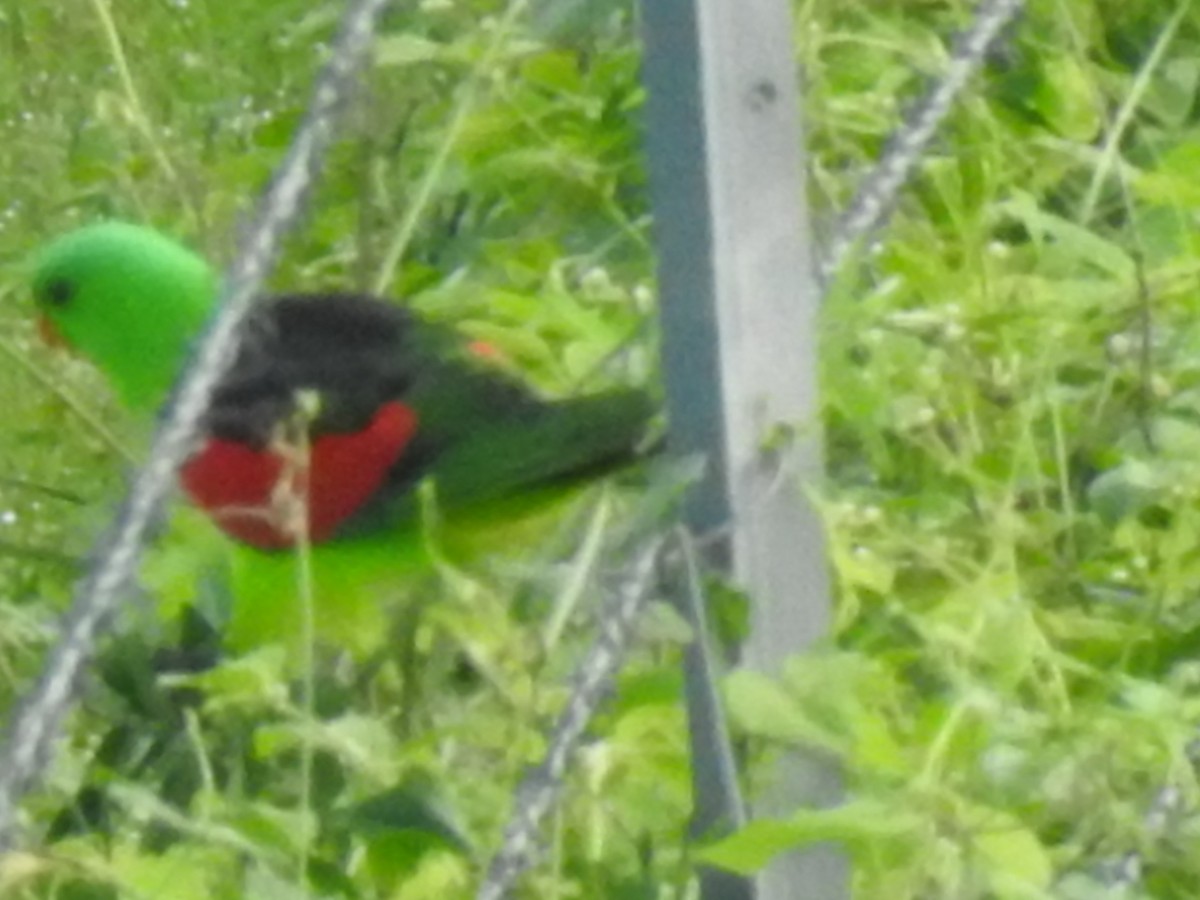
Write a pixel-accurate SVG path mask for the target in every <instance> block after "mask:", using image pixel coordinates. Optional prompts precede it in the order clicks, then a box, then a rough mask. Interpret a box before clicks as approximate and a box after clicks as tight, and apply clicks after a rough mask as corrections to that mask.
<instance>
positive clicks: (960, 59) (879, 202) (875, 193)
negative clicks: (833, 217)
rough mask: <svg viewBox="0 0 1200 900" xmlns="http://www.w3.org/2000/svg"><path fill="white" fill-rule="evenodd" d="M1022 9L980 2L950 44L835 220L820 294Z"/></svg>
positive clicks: (885, 209)
mask: <svg viewBox="0 0 1200 900" xmlns="http://www.w3.org/2000/svg"><path fill="white" fill-rule="evenodd" d="M1024 6H1025V0H983V2H982V3H980V5H979V8H978V9H977V10H976V12H975V18H974V20H973V21H972V23H971V27H970V28H968V29H967V30H966V31H964V32H962V34H960V35H959V36H958V38H957V39H956V40H955V42H954V49H953V50H952V51H951V54H950V63H949V65H948V66H947V67H946V71H945V73H943V74H942V76H941V77H940V78H939V79H938V80H937V81H936V82H934V84H933V85H932V86H931V87H930V88H929V90H928V91H926V92H925V94H924V96H922V97H921V99H920V100H918V101H917V103H916V105H915V106H913V108H912V109H911V110H909V112H908V115H907V116H905V118H904V122H903V123H902V124H901V125H900V127H899V128H898V129H896V131H894V132H892V135H891V137H890V138H888V142H887V146H886V147H885V148H884V151H883V155H882V156H880V158H879V161H878V162H876V163H875V167H874V168H873V169H872V170H871V172H870V173H869V174H868V175H867V177H866V178H864V179H863V182H862V184H861V185H860V186H859V189H858V192H857V193H856V194H855V195H854V199H853V200H851V201H850V205H849V206H848V207H847V208H846V211H845V212H844V213H842V215H841V216H840V217H839V218H838V221H837V225H836V227H835V228H834V230H833V237H832V238H831V239H830V241H829V245H828V246H827V247H826V248H825V252H824V253H823V254H821V256H820V258H819V259H818V261H817V283H818V285H819V286H820V288H821V290H822V291H824V290H825V288H826V286H827V285H828V284H829V281H830V280H831V279H832V278H833V277H834V276H835V275H836V274H837V273H838V270H840V269H841V267H842V264H843V263H845V261H846V257H847V256H848V255H849V254H850V250H851V249H852V248H853V247H854V245H855V244H857V243H858V242H859V241H860V240H861V239H862V238H864V237H866V236H868V235H869V234H871V233H872V232H874V231H875V230H876V229H878V228H879V227H880V226H881V225H883V224H884V222H885V221H886V220H887V218H888V216H890V215H891V213H892V209H893V208H894V207H895V205H896V198H897V197H898V196H899V194H900V191H901V190H902V189H903V188H904V186H905V185H906V184H907V183H908V181H909V179H910V178H911V177H912V172H913V169H914V168H916V166H917V163H919V162H920V161H921V159H922V158H923V157H924V156H925V151H926V150H927V149H928V148H929V143H930V141H932V140H933V136H934V135H935V134H936V133H937V130H938V128H939V127H940V126H941V124H942V121H943V120H944V119H945V118H946V116H947V115H948V114H949V112H950V110H951V109H952V108H953V106H954V101H955V100H956V99H958V95H959V94H960V93H961V92H962V89H963V88H964V87H965V86H966V84H967V82H968V81H969V80H970V78H971V76H972V75H973V74H974V73H975V70H976V69H978V68H979V66H980V64H981V63H982V62H983V60H984V57H986V56H987V53H988V51H989V50H990V49H991V48H992V46H993V45H994V44H995V42H996V40H997V38H999V36H1000V34H1001V32H1002V31H1003V30H1004V28H1005V26H1007V25H1008V23H1009V22H1011V21H1012V20H1013V19H1014V18H1016V16H1017V14H1018V13H1019V12H1021V10H1022V9H1023V8H1024Z"/></svg>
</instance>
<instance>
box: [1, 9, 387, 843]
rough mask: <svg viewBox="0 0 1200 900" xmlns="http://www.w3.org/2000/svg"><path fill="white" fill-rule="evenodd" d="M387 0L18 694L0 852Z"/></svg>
mask: <svg viewBox="0 0 1200 900" xmlns="http://www.w3.org/2000/svg"><path fill="white" fill-rule="evenodd" d="M387 3H388V0H354V2H352V3H351V4H350V6H349V7H348V8H347V10H346V12H345V14H344V15H343V18H342V23H341V27H340V30H339V32H338V35H337V38H336V39H335V41H334V43H333V48H332V51H331V53H330V57H329V61H328V62H327V63H326V64H325V67H324V69H323V70H322V71H321V74H320V76H319V77H318V78H317V82H316V84H315V86H314V88H313V93H312V98H311V100H310V102H309V105H308V110H307V113H306V115H305V118H304V121H303V122H302V123H301V125H300V127H299V129H298V130H297V132H296V134H295V137H294V138H293V140H292V144H291V147H290V148H289V149H288V153H287V156H286V157H285V158H284V160H283V162H282V163H281V164H280V166H279V168H278V169H277V170H276V173H275V175H274V177H273V179H272V181H271V183H270V184H269V185H268V187H267V189H266V192H265V193H264V195H263V198H262V200H261V202H260V204H259V207H258V210H257V213H256V216H255V218H254V220H253V223H252V224H251V226H250V228H249V229H248V231H247V234H246V238H245V240H244V241H243V242H242V249H241V252H240V253H239V254H238V256H237V258H236V259H235V260H234V262H233V265H232V266H230V268H229V271H228V276H227V278H226V281H225V287H224V289H223V290H222V292H221V301H220V305H219V307H218V311H217V314H216V316H215V317H214V319H213V321H212V323H211V324H210V326H209V328H208V329H207V332H206V334H205V336H204V338H203V339H202V340H201V342H200V345H199V347H198V349H197V351H196V354H195V357H194V359H193V361H192V363H191V364H190V365H189V366H188V368H187V371H186V372H185V374H184V376H183V379H182V381H181V382H180V384H179V387H178V388H177V390H176V392H175V394H174V398H173V400H172V402H171V403H170V404H169V405H168V408H167V411H166V414H165V416H164V418H163V420H162V424H161V425H160V426H159V428H158V430H157V432H156V434H155V438H154V441H153V443H152V445H151V449H150V454H149V457H148V461H147V463H146V464H145V466H143V468H142V469H141V471H140V472H139V473H138V475H137V477H136V479H135V480H134V482H133V485H132V486H131V487H130V489H129V492H128V494H127V495H126V498H125V501H124V502H123V503H122V505H121V508H120V509H119V510H118V512H117V514H116V516H115V518H114V519H113V522H112V524H111V526H110V527H109V529H108V531H107V533H106V534H105V535H104V537H103V538H101V540H100V541H99V542H98V544H97V549H96V550H95V552H94V557H93V559H94V561H93V563H92V565H91V567H90V569H89V572H88V574H87V575H86V576H85V577H84V579H83V580H82V581H81V582H80V584H79V586H78V587H77V589H76V591H75V598H74V601H73V603H72V606H71V609H70V611H69V612H68V613H67V615H66V617H65V619H64V621H63V626H62V632H61V636H60V638H59V641H58V644H57V645H56V646H55V647H54V649H53V650H52V651H51V653H50V655H49V657H48V659H47V661H46V664H45V666H44V668H43V671H42V674H41V677H40V678H39V679H38V681H37V683H36V684H35V685H34V687H33V688H32V690H31V691H30V692H29V693H28V694H27V695H26V697H25V698H24V701H23V702H22V704H21V706H20V708H19V710H18V712H17V715H16V718H15V720H14V722H13V724H12V726H11V728H10V731H9V733H8V735H7V738H6V740H5V743H4V745H3V747H2V748H0V851H2V850H4V849H6V848H8V847H10V846H11V845H12V843H13V841H14V840H15V824H16V817H17V808H18V805H19V804H20V801H21V799H22V797H23V796H24V794H25V792H26V791H27V790H29V788H30V787H31V786H33V785H34V784H35V783H37V782H38V781H39V780H40V778H41V775H42V773H43V771H44V770H45V768H46V766H47V765H48V764H49V762H50V760H51V757H52V756H53V750H54V745H55V743H56V741H57V738H58V736H59V732H60V731H61V730H62V725H63V720H64V719H65V717H66V715H67V713H68V712H69V711H70V709H71V707H72V706H73V705H74V702H75V700H76V697H77V694H78V690H79V682H80V676H81V675H82V673H83V671H84V668H85V667H86V665H87V663H88V660H89V659H90V658H91V656H92V653H93V651H94V649H95V645H96V641H97V639H98V638H99V636H100V635H101V634H102V633H103V631H104V628H105V627H106V625H107V623H108V621H109V619H110V618H111V614H112V613H113V611H114V610H115V609H116V608H117V605H118V603H119V599H120V597H121V595H122V593H123V591H124V590H125V588H126V585H127V584H128V583H129V582H130V580H131V579H132V577H133V575H134V572H135V570H136V568H137V563H138V560H139V559H140V558H141V552H142V548H143V546H144V544H145V543H146V539H147V537H148V534H149V531H150V529H151V527H152V526H153V524H154V523H155V521H156V520H157V518H158V516H159V514H160V512H161V509H162V506H163V502H164V500H165V498H166V496H167V494H168V493H169V492H170V491H171V489H172V487H173V485H174V482H175V473H176V470H177V469H178V468H179V466H180V465H181V464H182V463H183V461H184V459H185V458H186V456H187V454H188V451H189V448H190V446H191V442H192V440H193V438H194V436H195V434H196V433H197V431H198V428H199V425H200V420H201V418H202V417H203V415H204V413H205V411H206V410H207V409H208V406H209V403H210V400H211V398H212V395H213V391H214V389H215V388H216V386H217V383H218V382H219V381H220V379H221V377H222V376H223V375H224V373H225V371H226V370H227V369H228V368H229V366H230V364H231V363H232V362H233V358H234V355H235V354H236V352H237V345H238V333H239V330H240V329H241V326H242V324H243V322H244V321H245V319H246V317H247V315H248V314H249V313H250V311H251V308H252V305H253V301H254V298H255V295H256V294H257V293H258V291H259V289H260V287H261V285H262V282H263V279H264V278H265V277H266V275H267V274H268V273H269V272H270V270H271V268H272V266H273V265H274V263H275V260H276V258H277V257H278V255H279V248H280V244H281V242H282V239H283V236H284V235H285V234H286V233H287V231H288V229H289V228H290V227H291V226H292V224H293V223H294V222H295V221H296V219H297V218H298V217H299V215H300V213H301V211H302V209H303V206H304V201H305V199H306V197H307V195H308V191H309V188H310V187H311V185H312V183H313V182H314V181H315V180H316V177H317V176H318V175H319V174H320V170H321V166H322V163H323V160H324V155H325V151H326V150H327V148H328V147H329V145H330V143H331V142H332V140H333V124H334V120H335V118H336V115H337V113H338V111H339V110H340V109H341V107H343V106H344V105H345V101H346V100H347V98H348V97H349V96H350V95H351V93H352V92H353V90H354V89H355V88H356V87H357V84H358V78H357V73H358V71H359V68H360V66H361V64H362V62H363V59H364V57H365V55H366V52H367V49H368V48H369V47H370V45H371V39H372V37H373V35H374V33H375V25H376V22H377V21H378V18H379V14H380V12H381V11H382V9H383V8H384V6H386V5H387Z"/></svg>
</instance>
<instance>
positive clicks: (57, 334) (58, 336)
mask: <svg viewBox="0 0 1200 900" xmlns="http://www.w3.org/2000/svg"><path fill="white" fill-rule="evenodd" d="M37 330H38V334H40V335H41V336H42V340H43V341H45V342H46V344H47V345H48V346H51V347H54V348H55V349H58V350H70V349H71V342H70V341H68V340H67V339H66V338H65V337H63V333H62V332H61V331H59V330H58V326H57V325H55V324H54V323H53V322H52V321H51V320H50V317H49V316H38V319H37Z"/></svg>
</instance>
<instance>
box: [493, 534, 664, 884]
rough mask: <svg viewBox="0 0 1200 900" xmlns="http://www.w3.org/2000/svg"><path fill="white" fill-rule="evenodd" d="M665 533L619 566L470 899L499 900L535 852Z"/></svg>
mask: <svg viewBox="0 0 1200 900" xmlns="http://www.w3.org/2000/svg"><path fill="white" fill-rule="evenodd" d="M664 542H665V538H664V537H663V536H661V535H659V536H658V537H655V538H653V539H652V540H650V541H647V542H646V543H645V545H644V546H643V547H642V548H641V549H640V550H638V551H637V552H636V554H635V555H634V557H633V560H632V561H631V562H630V563H628V564H627V565H626V566H625V567H624V569H623V570H622V572H621V574H620V576H619V580H618V581H617V583H616V584H615V585H614V586H613V587H612V588H611V590H610V592H609V598H608V602H607V603H605V605H604V607H603V609H602V610H601V613H600V621H599V625H598V629H599V634H598V636H597V638H596V641H595V643H593V644H592V647H591V649H590V650H589V651H588V654H587V656H586V657H585V658H584V661H583V663H582V664H581V665H580V666H579V669H578V671H577V672H576V675H575V687H574V689H573V690H572V691H571V696H570V698H569V699H568V700H567V705H566V707H565V708H564V709H563V711H562V714H561V715H560V716H559V719H558V722H557V724H556V725H555V726H554V730H553V731H552V732H551V734H550V740H549V742H548V746H547V749H546V753H545V755H544V756H543V757H542V760H541V762H539V763H538V764H537V766H536V767H534V769H533V770H532V771H530V773H529V774H528V775H526V776H525V778H524V780H523V781H522V782H521V784H520V785H519V786H518V787H517V790H516V793H515V794H514V795H513V796H514V801H513V812H512V814H511V816H510V817H509V823H508V827H507V828H505V830H504V838H503V841H502V842H501V845H500V849H499V850H497V851H496V854H495V855H494V856H493V857H492V861H491V863H490V864H489V865H488V868H487V874H486V875H485V876H484V880H483V882H482V883H481V884H480V886H479V890H478V892H477V893H476V895H475V896H476V900H502V898H504V897H505V896H507V894H508V891H509V889H510V888H511V887H512V886H513V884H514V882H515V881H516V880H517V878H518V877H520V875H521V873H522V872H524V871H525V870H526V869H527V868H529V866H530V865H531V864H532V863H533V862H534V861H535V859H536V858H537V853H538V850H539V847H540V844H539V840H538V838H539V836H540V834H541V826H542V822H543V820H545V818H546V815H547V814H548V813H549V812H550V810H551V808H552V807H553V806H554V804H555V802H556V801H557V799H558V795H559V794H560V793H561V790H562V783H563V777H564V776H565V775H566V772H567V765H568V764H569V763H570V761H571V757H572V756H573V755H574V753H575V750H576V749H577V748H578V746H579V741H580V739H581V738H582V736H583V732H584V729H586V728H587V725H588V723H589V722H590V721H591V720H592V717H593V716H594V715H595V714H596V710H597V708H599V706H600V704H601V702H602V701H603V700H604V698H605V697H606V696H607V695H608V692H609V690H610V689H611V687H612V682H613V679H614V678H615V677H616V674H617V672H618V671H620V668H621V663H622V662H623V660H624V658H625V654H626V651H627V650H628V648H629V644H630V641H631V638H632V635H633V625H634V623H635V622H636V621H637V619H638V616H639V615H640V614H641V612H642V610H643V609H644V608H645V606H646V603H647V602H648V601H649V599H650V597H651V596H652V594H653V592H654V588H655V586H656V585H657V581H658V562H659V557H660V555H661V552H662V548H663V544H664Z"/></svg>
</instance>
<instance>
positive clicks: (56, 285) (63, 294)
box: [42, 278, 75, 309]
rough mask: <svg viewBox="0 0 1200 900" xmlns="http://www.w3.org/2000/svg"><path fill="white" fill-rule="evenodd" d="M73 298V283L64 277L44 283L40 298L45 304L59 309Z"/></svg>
mask: <svg viewBox="0 0 1200 900" xmlns="http://www.w3.org/2000/svg"><path fill="white" fill-rule="evenodd" d="M74 298H75V283H74V282H73V281H70V280H68V279H66V278H55V279H53V280H51V281H50V282H48V283H47V284H46V287H45V289H44V290H43V291H42V299H43V300H44V301H45V302H46V305H47V306H54V307H57V308H59V309H61V308H62V307H64V306H66V305H67V304H68V303H70V302H71V301H72V300H73V299H74Z"/></svg>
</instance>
